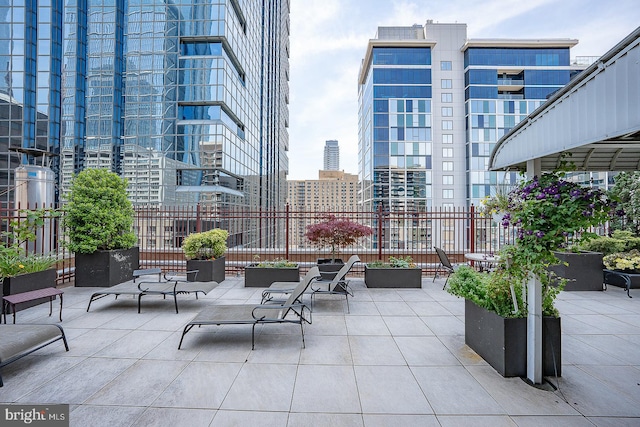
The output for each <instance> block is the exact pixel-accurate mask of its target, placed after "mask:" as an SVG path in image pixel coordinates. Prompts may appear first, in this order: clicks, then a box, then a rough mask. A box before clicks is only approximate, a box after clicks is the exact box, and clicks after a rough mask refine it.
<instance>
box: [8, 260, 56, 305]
mask: <svg viewBox="0 0 640 427" xmlns="http://www.w3.org/2000/svg"><path fill="white" fill-rule="evenodd" d="M55 287H56V270H55V269H54V268H50V269H48V270H44V271H37V272H35V273H27V274H21V275H19V276H14V277H5V278H4V280H3V281H2V296H7V295H13V294H19V293H22V292H29V291H35V290H38V289H44V288H55ZM48 301H49V298H41V299H39V300H35V301H31V302H26V303H23V304H18V305H16V311H20V310H24V309H25V308H29V307H33V306H34V305H38V304H42V303H43V302H48ZM0 310H2V307H1V305H0Z"/></svg>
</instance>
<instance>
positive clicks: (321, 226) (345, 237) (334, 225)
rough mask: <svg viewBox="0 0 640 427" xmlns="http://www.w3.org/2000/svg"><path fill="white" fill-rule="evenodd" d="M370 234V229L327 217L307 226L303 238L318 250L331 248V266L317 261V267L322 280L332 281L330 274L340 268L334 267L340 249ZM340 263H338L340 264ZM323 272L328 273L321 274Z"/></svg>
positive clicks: (347, 220)
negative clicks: (318, 248)
mask: <svg viewBox="0 0 640 427" xmlns="http://www.w3.org/2000/svg"><path fill="white" fill-rule="evenodd" d="M372 233H373V230H372V229H371V227H367V226H366V225H361V224H358V223H357V222H353V221H351V220H349V219H346V218H337V217H336V216H335V215H327V217H326V219H325V220H324V221H322V222H319V223H317V224H313V225H310V226H308V227H307V232H306V233H305V237H306V238H307V239H309V241H310V242H312V243H314V244H315V245H317V246H318V247H320V248H325V247H327V246H328V247H330V248H331V264H333V265H326V263H323V262H322V260H318V267H319V269H320V274H321V275H322V277H323V278H324V279H333V276H335V274H331V272H333V273H335V272H337V271H338V270H340V266H339V265H335V264H336V254H337V253H338V251H339V250H340V248H341V247H345V246H350V245H353V244H354V243H356V242H357V241H358V239H360V238H362V237H365V236H369V235H371V234H372ZM341 261H342V260H340V263H341V264H342V262H341ZM323 271H324V272H325V273H327V272H329V273H328V274H323Z"/></svg>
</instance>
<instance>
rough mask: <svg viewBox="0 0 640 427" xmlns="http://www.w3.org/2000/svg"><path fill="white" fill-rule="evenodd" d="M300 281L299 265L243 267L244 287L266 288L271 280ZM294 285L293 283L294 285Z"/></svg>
mask: <svg viewBox="0 0 640 427" xmlns="http://www.w3.org/2000/svg"><path fill="white" fill-rule="evenodd" d="M299 281H300V267H287V268H269V267H256V266H249V267H245V269H244V286H245V287H246V288H267V287H269V286H270V285H271V284H272V283H273V282H295V283H298V282H299ZM293 287H295V284H294V286H293Z"/></svg>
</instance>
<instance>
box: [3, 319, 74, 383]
mask: <svg viewBox="0 0 640 427" xmlns="http://www.w3.org/2000/svg"><path fill="white" fill-rule="evenodd" d="M0 337H2V339H0V368H2V367H4V366H6V365H8V364H9V363H12V362H15V361H16V360H18V359H21V358H23V357H24V356H27V355H29V354H31V353H33V352H34V351H37V350H40V349H41V348H43V347H46V346H48V345H49V344H52V343H54V342H56V341H59V340H62V342H63V344H64V348H65V350H66V351H69V345H68V344H67V338H66V336H65V335H64V330H63V329H62V327H60V326H58V325H15V324H11V325H7V324H4V325H1V324H0ZM2 386H4V383H3V382H2V375H0V387H2Z"/></svg>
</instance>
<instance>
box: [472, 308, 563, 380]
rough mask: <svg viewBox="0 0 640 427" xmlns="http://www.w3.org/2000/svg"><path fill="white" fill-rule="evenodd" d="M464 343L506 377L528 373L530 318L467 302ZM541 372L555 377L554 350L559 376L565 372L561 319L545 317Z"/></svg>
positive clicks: (522, 375)
mask: <svg viewBox="0 0 640 427" xmlns="http://www.w3.org/2000/svg"><path fill="white" fill-rule="evenodd" d="M464 316H465V318H464V342H465V344H467V345H468V346H469V347H471V349H473V351H475V352H476V353H478V355H480V357H482V358H483V359H484V360H485V361H486V362H487V363H488V364H489V365H491V366H492V367H493V369H495V370H496V371H497V372H498V373H499V374H500V375H502V376H503V377H525V376H526V375H527V319H526V318H517V319H511V318H504V317H500V316H498V315H497V314H496V313H494V312H491V311H488V310H486V309H484V308H482V307H479V306H477V305H476V304H474V303H473V302H471V301H469V300H465V302H464ZM542 340H543V344H542V356H543V361H542V374H543V375H544V376H555V375H556V372H555V370H554V363H553V353H554V352H555V355H556V357H555V360H556V368H557V374H558V376H561V375H562V352H561V335H560V318H554V317H544V318H543V319H542Z"/></svg>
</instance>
